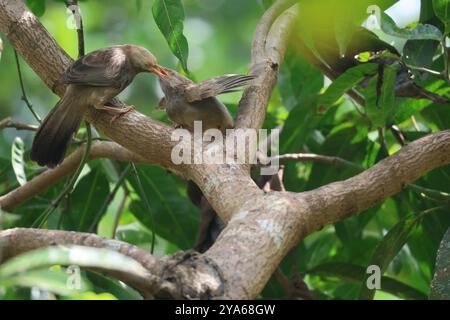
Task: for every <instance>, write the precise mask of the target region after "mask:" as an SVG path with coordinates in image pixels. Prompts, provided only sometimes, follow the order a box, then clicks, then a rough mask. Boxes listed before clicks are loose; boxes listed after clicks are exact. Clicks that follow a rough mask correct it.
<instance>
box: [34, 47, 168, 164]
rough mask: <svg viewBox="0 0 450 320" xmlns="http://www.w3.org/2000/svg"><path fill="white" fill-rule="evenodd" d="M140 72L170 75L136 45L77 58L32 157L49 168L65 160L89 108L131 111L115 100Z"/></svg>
mask: <svg viewBox="0 0 450 320" xmlns="http://www.w3.org/2000/svg"><path fill="white" fill-rule="evenodd" d="M140 72H152V73H155V74H157V75H160V76H165V75H166V71H165V70H164V69H163V68H162V67H160V66H159V65H158V64H157V61H156V58H155V56H153V54H151V53H150V51H148V50H147V49H145V48H142V47H138V46H135V45H117V46H112V47H107V48H104V49H100V50H97V51H93V52H91V53H89V54H87V55H85V56H83V57H81V58H80V59H78V60H77V61H75V62H74V63H73V64H72V65H71V66H70V67H69V68H68V69H67V70H66V71H65V72H64V74H63V75H62V76H61V78H60V80H59V82H60V83H61V84H67V85H68V86H67V88H66V91H65V93H64V96H63V97H62V98H61V100H60V101H59V102H58V103H57V104H56V106H55V107H54V108H53V110H51V111H50V113H49V114H48V115H47V117H46V118H45V119H44V121H43V122H42V124H41V126H40V127H39V129H38V131H37V133H36V136H35V138H34V141H33V146H32V148H31V155H30V157H31V160H33V161H36V162H37V163H38V164H39V165H41V166H44V165H46V166H48V167H55V166H56V165H58V164H59V163H61V162H62V160H63V159H64V155H65V153H66V150H67V147H68V145H69V143H70V141H71V139H72V136H73V135H74V133H76V131H77V130H78V128H79V126H80V123H81V121H82V119H83V115H84V113H85V112H86V110H87V109H88V108H89V107H94V108H96V109H100V110H106V111H109V112H113V113H116V114H118V115H120V114H123V113H126V112H128V111H130V110H131V109H132V108H131V107H126V106H124V105H119V104H118V103H117V100H112V99H113V98H114V97H115V96H117V95H118V94H119V93H120V92H121V91H122V90H124V89H125V88H126V87H127V86H128V85H129V84H130V83H131V82H132V81H133V79H134V77H135V76H136V74H138V73H140Z"/></svg>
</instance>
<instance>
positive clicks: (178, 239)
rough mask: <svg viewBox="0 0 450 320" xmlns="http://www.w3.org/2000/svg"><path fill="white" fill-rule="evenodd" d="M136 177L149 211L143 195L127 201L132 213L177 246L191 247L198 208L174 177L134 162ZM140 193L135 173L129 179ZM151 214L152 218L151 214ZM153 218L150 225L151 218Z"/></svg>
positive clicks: (182, 247) (159, 169)
mask: <svg viewBox="0 0 450 320" xmlns="http://www.w3.org/2000/svg"><path fill="white" fill-rule="evenodd" d="M137 168H138V172H139V177H140V180H141V183H142V186H143V189H144V190H145V192H146V196H147V197H148V199H149V205H150V210H151V212H148V211H147V210H146V206H145V205H144V203H143V200H142V196H141V195H140V197H141V199H140V200H135V201H133V202H132V203H131V205H130V211H131V212H132V213H133V215H134V216H135V217H136V218H137V219H138V220H139V221H140V222H141V223H142V224H143V225H145V226H146V227H147V228H148V229H150V230H153V231H154V232H155V233H156V234H158V235H159V236H161V237H162V238H164V239H167V240H168V241H170V242H172V243H174V244H176V245H177V246H178V247H179V248H180V249H188V248H192V247H193V246H194V243H195V237H196V234H197V226H198V221H199V218H198V212H197V208H196V207H195V206H194V205H193V204H192V203H191V202H190V200H189V199H188V198H187V197H185V196H182V195H181V194H180V192H179V191H178V187H177V184H176V178H175V177H173V176H172V175H171V174H169V173H167V172H166V171H165V170H163V169H161V168H158V167H153V166H137ZM128 181H130V183H131V184H132V186H133V188H134V190H136V192H138V194H139V187H138V182H137V180H136V177H135V175H132V177H130V178H129V179H128ZM151 214H152V215H153V216H154V218H153V219H152V217H151V216H150V215H151ZM153 221H154V222H155V225H153V223H152V222H153Z"/></svg>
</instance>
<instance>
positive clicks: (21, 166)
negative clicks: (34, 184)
mask: <svg viewBox="0 0 450 320" xmlns="http://www.w3.org/2000/svg"><path fill="white" fill-rule="evenodd" d="M24 153H25V145H24V143H23V141H22V139H21V138H20V137H16V138H15V139H14V142H13V144H12V147H11V164H12V167H13V170H14V174H15V175H16V179H17V182H19V184H20V185H21V186H23V185H24V184H26V183H27V176H26V174H25V161H24V159H23V155H24Z"/></svg>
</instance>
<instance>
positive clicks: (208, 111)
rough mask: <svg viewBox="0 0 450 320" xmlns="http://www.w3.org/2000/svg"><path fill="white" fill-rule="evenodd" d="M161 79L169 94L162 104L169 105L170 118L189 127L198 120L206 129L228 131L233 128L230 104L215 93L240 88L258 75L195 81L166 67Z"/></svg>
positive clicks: (160, 105) (225, 76)
mask: <svg viewBox="0 0 450 320" xmlns="http://www.w3.org/2000/svg"><path fill="white" fill-rule="evenodd" d="M164 70H165V74H159V75H158V77H159V83H160V84H161V88H162V91H163V92H164V95H165V97H164V98H162V99H161V101H160V103H159V107H161V108H164V109H166V112H167V115H168V116H169V118H170V119H171V120H172V121H174V122H175V123H177V124H178V125H179V126H181V127H183V128H186V129H188V130H191V131H192V130H193V129H194V121H202V129H203V130H208V129H212V128H214V129H219V130H221V131H225V130H226V129H229V128H233V118H232V117H231V115H230V113H229V111H228V109H227V107H225V105H224V104H223V103H222V102H220V101H219V100H218V99H217V98H216V97H215V96H217V95H219V94H222V93H228V92H234V91H237V90H238V89H239V88H240V87H243V86H246V85H248V84H249V83H250V81H251V80H253V79H254V78H255V77H254V76H244V75H224V76H221V77H216V78H212V79H210V80H206V81H203V82H201V83H198V84H195V83H193V82H192V81H191V80H190V79H188V78H186V77H184V76H183V75H181V74H179V73H178V72H176V71H173V70H170V69H167V68H164Z"/></svg>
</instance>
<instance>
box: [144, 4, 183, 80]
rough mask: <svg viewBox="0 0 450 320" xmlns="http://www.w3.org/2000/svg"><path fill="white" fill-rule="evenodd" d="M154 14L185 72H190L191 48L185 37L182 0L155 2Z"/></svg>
mask: <svg viewBox="0 0 450 320" xmlns="http://www.w3.org/2000/svg"><path fill="white" fill-rule="evenodd" d="M152 12H153V18H154V19H155V22H156V24H157V25H158V28H159V30H161V33H162V34H163V35H164V37H165V38H166V40H167V43H168V44H169V47H170V49H171V50H172V52H173V54H174V55H175V56H176V57H177V58H178V60H180V63H181V66H182V67H183V69H184V71H185V72H188V67H187V59H188V54H189V47H188V42H187V40H186V37H185V36H184V35H183V21H184V8H183V4H182V3H181V0H155V2H154V3H153V7H152Z"/></svg>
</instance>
